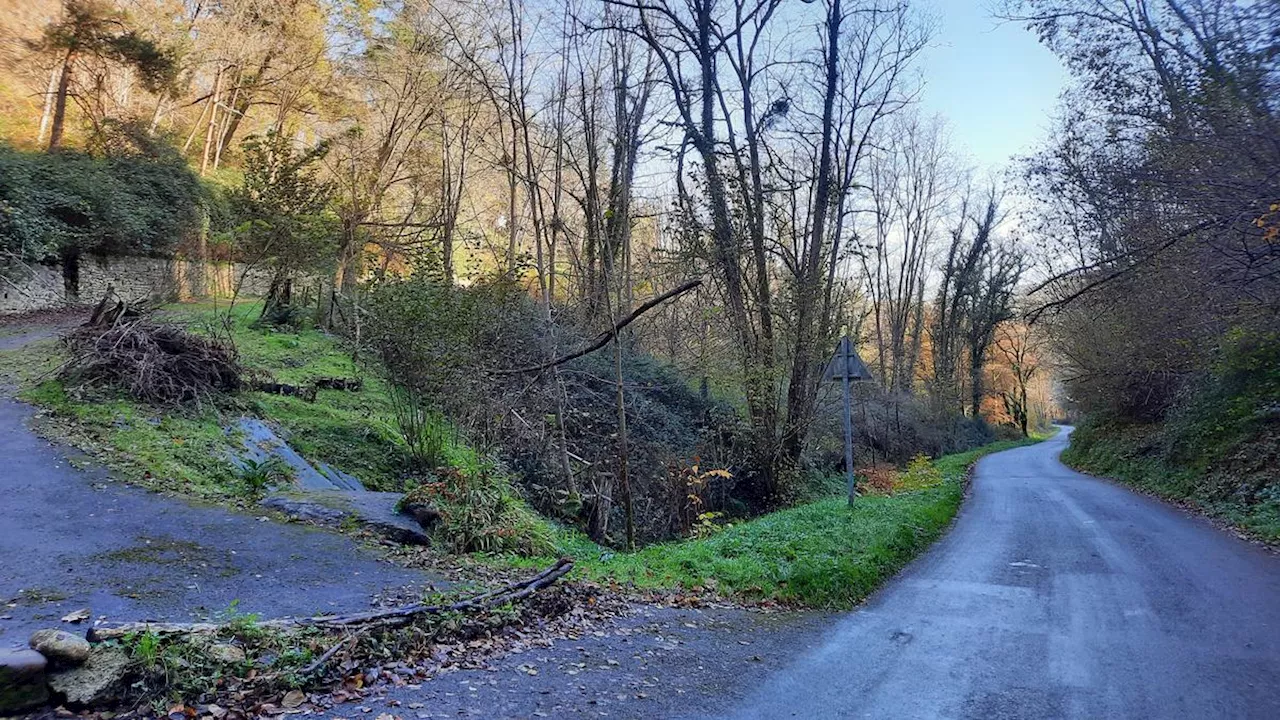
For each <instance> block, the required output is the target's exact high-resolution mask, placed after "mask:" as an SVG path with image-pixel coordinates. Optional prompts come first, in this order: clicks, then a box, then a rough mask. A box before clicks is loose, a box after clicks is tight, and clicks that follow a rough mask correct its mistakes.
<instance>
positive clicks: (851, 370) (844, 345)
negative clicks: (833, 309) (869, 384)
mask: <svg viewBox="0 0 1280 720" xmlns="http://www.w3.org/2000/svg"><path fill="white" fill-rule="evenodd" d="M846 377H847V378H849V379H850V380H870V379H871V371H870V370H868V369H867V366H866V364H865V363H863V362H862V358H860V357H858V351H857V350H854V349H853V341H852V340H850V339H849V336H848V335H846V336H844V337H843V338H841V339H840V346H839V347H837V348H836V354H835V356H834V357H832V358H831V362H829V363H827V369H826V372H824V373H822V379H823V380H824V381H825V382H833V381H836V380H843V379H845V378H846Z"/></svg>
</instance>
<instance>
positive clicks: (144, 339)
mask: <svg viewBox="0 0 1280 720" xmlns="http://www.w3.org/2000/svg"><path fill="white" fill-rule="evenodd" d="M63 342H64V343H65V345H66V347H67V349H68V350H69V351H70V355H71V358H70V360H68V361H67V363H66V364H65V365H64V366H63V367H62V369H61V371H60V372H59V378H60V379H62V380H64V381H66V382H68V383H70V384H73V385H85V384H91V385H100V386H109V387H116V388H119V389H121V390H124V391H125V392H127V393H129V395H131V396H133V397H135V398H137V399H139V400H142V401H144V402H148V403H151V404H153V405H162V406H163V405H180V404H184V403H191V402H196V403H199V402H203V401H205V400H208V399H210V398H211V397H213V396H214V395H216V394H220V393H226V392H233V391H236V390H239V389H240V388H241V387H242V386H243V384H244V380H243V370H242V368H241V367H240V364H239V362H238V359H237V356H236V351H235V348H233V347H232V346H230V345H228V344H226V343H224V342H221V341H219V340H216V339H213V338H208V337H202V336H200V335H195V334H192V333H189V332H187V331H186V330H184V329H182V328H180V327H178V326H176V325H169V324H164V323H157V322H154V321H152V320H149V319H147V318H146V317H138V318H134V319H126V318H124V317H123V316H120V317H117V318H116V319H115V320H114V321H113V322H111V323H108V324H94V325H85V326H83V327H80V328H77V329H76V330H74V331H72V332H71V333H70V334H68V335H67V336H66V337H64V338H63Z"/></svg>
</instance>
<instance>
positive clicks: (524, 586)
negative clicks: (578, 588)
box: [86, 558, 573, 652]
mask: <svg viewBox="0 0 1280 720" xmlns="http://www.w3.org/2000/svg"><path fill="white" fill-rule="evenodd" d="M572 569H573V561H572V560H570V559H569V558H561V559H560V560H557V561H556V563H555V564H554V565H552V566H551V567H549V568H547V569H546V570H543V571H542V572H540V573H538V574H537V575H534V576H533V577H531V578H529V579H527V580H523V581H521V582H518V583H512V584H510V585H506V586H504V587H501V588H498V589H497V590H491V591H489V592H486V593H481V594H479V595H475V596H472V597H469V598H467V599H465V600H460V601H458V602H455V603H452V604H449V605H427V604H423V603H417V604H414V605H405V606H402V607H398V608H390V609H387V610H370V611H369V612H363V613H355V614H352V615H317V616H314V617H306V618H280V619H278V620H268V621H266V622H261V623H257V625H256V627H260V628H274V629H290V628H303V627H320V628H364V627H388V626H390V627H398V626H401V625H408V624H409V623H410V622H412V621H413V619H414V618H416V617H418V616H421V615H440V614H443V613H448V612H465V611H469V610H489V609H492V608H495V607H498V606H499V605H506V604H507V603H513V602H517V601H519V600H523V599H524V598H527V597H529V596H530V595H532V594H533V593H535V592H537V591H539V590H541V589H543V588H545V587H547V586H549V585H551V584H553V583H555V581H557V580H559V579H560V578H562V577H564V576H565V575H566V574H567V573H568V572H569V571H570V570H572ZM226 627H227V625H226V624H225V623H147V622H140V623H121V624H119V625H113V626H110V627H95V628H90V629H89V632H88V633H87V634H86V637H88V639H89V641H90V642H103V641H106V640H119V639H121V638H124V637H126V636H128V635H134V634H139V633H152V634H155V635H184V634H185V635H194V634H200V633H213V632H218V631H220V630H222V629H224V628H226ZM344 642H345V640H344ZM340 645H341V643H339V646H340ZM333 650H334V651H335V652H336V648H334V649H333Z"/></svg>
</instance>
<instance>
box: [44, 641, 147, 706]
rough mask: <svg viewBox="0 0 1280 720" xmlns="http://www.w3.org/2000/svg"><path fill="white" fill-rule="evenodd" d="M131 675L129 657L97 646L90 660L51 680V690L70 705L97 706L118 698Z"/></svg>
mask: <svg viewBox="0 0 1280 720" xmlns="http://www.w3.org/2000/svg"><path fill="white" fill-rule="evenodd" d="M128 673H129V656H128V655H126V654H125V653H124V652H123V651H121V650H120V649H118V648H114V647H108V646H105V645H97V646H94V647H93V649H92V650H90V651H89V659H88V660H86V661H85V663H84V664H83V665H81V666H80V667H78V668H74V669H72V670H63V671H61V672H57V673H54V674H52V675H50V676H49V687H50V688H52V689H53V691H54V692H56V693H58V694H59V695H62V696H63V697H64V698H66V701H67V703H68V704H71V705H98V704H101V703H105V702H110V701H111V700H115V699H117V698H118V696H119V694H120V691H121V690H122V689H123V688H124V680H125V676H126V675H128Z"/></svg>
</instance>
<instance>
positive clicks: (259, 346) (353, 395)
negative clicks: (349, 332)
mask: <svg viewBox="0 0 1280 720" xmlns="http://www.w3.org/2000/svg"><path fill="white" fill-rule="evenodd" d="M260 307H261V306H260V305H259V304H258V303H257V302H245V303H241V304H238V305H237V306H236V307H235V309H234V312H233V313H232V317H233V319H234V324H233V325H232V337H233V339H234V341H235V344H236V348H237V350H238V351H239V353H240V358H241V361H242V364H243V365H245V366H246V367H247V368H250V369H251V370H253V371H255V372H257V373H262V374H266V375H268V376H270V377H272V378H274V379H275V380H277V381H278V382H284V383H290V384H295V385H305V384H307V383H309V382H310V381H312V380H314V379H315V378H318V377H353V376H357V375H360V376H362V377H363V378H364V382H365V385H364V389H363V390H362V391H360V392H347V391H341V390H321V391H319V394H318V397H317V400H316V402H314V403H310V402H307V401H305V400H303V399H300V398H296V397H288V396H281V395H273V394H269V393H263V392H244V393H240V394H238V395H237V396H235V397H234V398H231V399H229V400H227V401H226V402H222V403H220V404H219V405H218V406H216V407H214V406H209V405H207V404H206V405H205V406H204V407H202V408H191V409H186V410H180V411H174V410H168V411H160V410H157V409H155V408H152V407H149V406H147V405H144V404H140V403H137V402H134V401H133V400H131V399H129V398H126V397H123V396H121V395H119V394H115V393H110V392H104V391H94V390H84V391H72V390H70V389H68V388H67V387H65V386H64V385H63V384H62V383H61V382H60V381H58V380H56V379H52V378H51V374H52V373H51V371H53V370H54V369H56V368H57V366H58V364H59V363H60V362H61V361H62V351H61V347H60V345H59V344H58V343H57V342H56V341H42V342H39V343H33V344H31V345H28V346H26V347H24V348H21V349H19V350H14V351H8V352H5V353H2V354H0V366H2V367H3V368H4V374H5V375H6V376H7V377H8V378H9V380H10V382H16V383H17V384H18V385H19V387H20V393H19V397H20V398H21V399H23V400H25V401H27V402H31V403H32V404H35V405H37V406H39V407H41V408H43V409H44V410H46V411H47V414H48V416H49V417H48V418H47V419H48V420H49V421H50V422H51V423H52V425H53V428H52V429H53V430H54V431H55V432H56V433H58V434H60V435H63V436H65V437H67V438H68V439H70V440H71V441H72V442H73V443H74V444H76V445H77V446H79V447H80V448H81V449H83V450H86V451H88V452H90V453H91V454H94V455H97V456H98V457H100V459H102V460H105V461H106V462H107V463H108V464H109V465H111V466H112V467H113V468H115V469H116V470H118V471H120V472H122V473H123V474H124V475H125V477H126V479H129V480H131V481H133V482H137V483H139V484H143V485H147V486H149V487H153V488H156V489H160V490H164V491H170V492H178V493H181V494H185V495H190V496H194V497H198V498H202V499H210V500H216V499H222V498H236V497H244V496H246V495H248V494H251V492H250V491H251V488H248V487H247V486H246V484H245V483H244V482H243V481H242V479H241V478H240V477H239V476H238V475H237V473H236V472H235V470H234V467H233V466H232V464H231V462H230V460H229V453H230V450H231V448H232V447H235V446H237V445H238V440H236V438H234V437H231V436H229V435H228V434H227V432H226V431H225V430H224V428H227V427H230V426H233V425H234V423H235V420H236V418H238V417H240V416H241V415H250V416H257V417H260V418H263V419H265V420H267V421H269V422H270V423H272V424H274V425H276V426H277V427H278V428H280V429H281V430H282V435H284V436H285V437H287V439H288V440H289V443H290V444H291V445H292V446H293V447H294V449H296V450H297V451H298V452H299V453H301V454H302V455H303V456H304V457H306V458H308V459H309V460H311V461H313V462H314V461H317V460H318V461H323V462H326V463H329V464H330V465H333V466H334V467H336V468H338V469H340V470H342V471H344V472H347V473H350V474H352V475H355V476H356V477H359V478H360V479H361V480H362V481H363V482H364V483H365V484H366V485H367V486H369V487H370V488H371V489H395V488H397V487H398V486H399V484H400V482H401V478H402V477H403V473H402V468H403V467H404V464H405V458H406V454H405V452H404V449H403V446H402V444H401V443H400V441H399V439H398V437H397V436H396V433H395V430H394V428H393V427H392V425H391V422H390V418H391V417H392V414H391V408H390V404H389V403H390V401H389V399H388V396H387V389H386V386H385V384H384V383H383V382H382V380H381V379H380V378H378V377H377V376H376V375H373V374H372V373H361V372H359V371H358V368H357V367H356V365H355V363H354V362H353V360H352V358H351V354H350V352H349V350H348V349H347V348H346V347H345V346H344V345H343V343H342V342H340V341H339V340H338V339H337V338H334V337H331V336H328V335H325V334H324V333H322V332H319V331H317V330H302V331H299V332H283V331H278V330H274V329H270V328H254V327H252V323H253V321H254V320H255V319H256V318H257V315H258V312H259V310H260ZM226 310H227V306H226V303H221V304H214V303H210V302H202V303H192V304H182V305H174V306H169V307H167V308H166V309H165V310H164V316H165V319H166V320H170V321H173V322H178V323H180V324H186V325H188V326H189V327H190V329H192V330H193V331H196V332H212V331H213V330H212V328H213V327H215V326H216V325H217V322H216V315H217V313H219V312H222V313H225V312H226Z"/></svg>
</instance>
